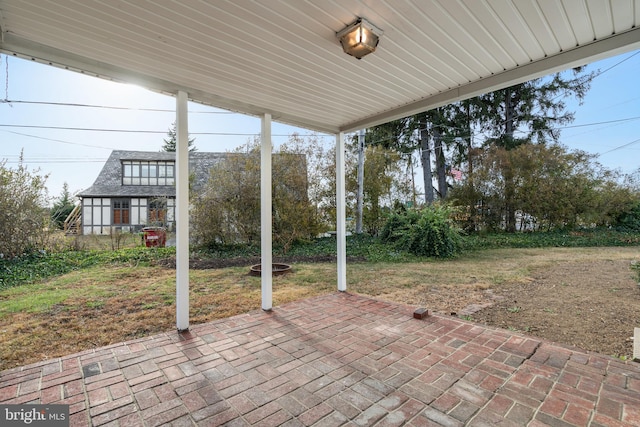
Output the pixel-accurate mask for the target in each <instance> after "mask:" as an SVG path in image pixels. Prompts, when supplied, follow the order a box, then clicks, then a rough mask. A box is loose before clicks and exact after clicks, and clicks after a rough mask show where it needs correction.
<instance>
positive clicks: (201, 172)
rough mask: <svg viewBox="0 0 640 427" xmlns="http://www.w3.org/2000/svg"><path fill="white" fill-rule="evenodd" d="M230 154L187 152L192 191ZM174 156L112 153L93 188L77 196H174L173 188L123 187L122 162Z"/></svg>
mask: <svg viewBox="0 0 640 427" xmlns="http://www.w3.org/2000/svg"><path fill="white" fill-rule="evenodd" d="M229 155H230V154H229V153H201V152H198V151H195V152H190V153H189V174H193V175H194V182H193V188H194V189H196V190H197V189H198V188H200V187H202V186H203V185H204V184H206V182H207V179H208V178H209V171H210V170H211V168H212V167H213V165H215V164H216V163H217V162H219V161H220V160H222V159H224V158H225V157H227V156H229ZM175 158H176V156H175V153H167V152H153V151H125V150H114V151H112V152H111V155H110V156H109V158H108V159H107V161H106V163H105V164H104V166H103V167H102V170H101V171H100V174H99V175H98V177H97V178H96V180H95V182H94V183H93V185H92V186H91V187H89V188H87V189H86V190H84V191H82V192H80V193H79V194H78V196H80V197H120V196H122V197H149V196H150V197H175V195H176V188H175V186H174V185H122V163H121V162H122V160H140V161H154V160H165V161H166V160H175Z"/></svg>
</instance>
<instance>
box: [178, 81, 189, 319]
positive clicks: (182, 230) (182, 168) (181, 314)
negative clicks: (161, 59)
mask: <svg viewBox="0 0 640 427" xmlns="http://www.w3.org/2000/svg"><path fill="white" fill-rule="evenodd" d="M187 101H188V98H187V93H186V92H183V91H179V92H178V95H177V96H176V208H175V209H176V325H177V327H178V331H185V330H187V329H189V131H188V123H187V116H188V107H187Z"/></svg>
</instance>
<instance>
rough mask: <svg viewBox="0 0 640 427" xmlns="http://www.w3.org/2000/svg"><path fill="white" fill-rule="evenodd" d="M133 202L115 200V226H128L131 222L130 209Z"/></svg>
mask: <svg viewBox="0 0 640 427" xmlns="http://www.w3.org/2000/svg"><path fill="white" fill-rule="evenodd" d="M130 206H131V202H130V201H129V199H114V200H113V225H128V224H129V223H130V220H129V208H130Z"/></svg>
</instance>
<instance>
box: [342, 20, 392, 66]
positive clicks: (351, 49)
mask: <svg viewBox="0 0 640 427" xmlns="http://www.w3.org/2000/svg"><path fill="white" fill-rule="evenodd" d="M380 36H382V30H381V29H379V28H377V27H376V26H375V25H373V24H371V23H370V22H369V21H367V20H366V19H363V18H358V19H357V20H356V21H355V22H353V23H351V24H349V25H347V26H346V27H345V28H344V29H343V30H340V31H339V32H337V33H336V37H338V39H339V40H340V44H341V45H342V49H343V50H344V52H345V53H347V54H349V55H351V56H355V57H356V58H358V59H361V58H362V57H363V56H365V55H368V54H370V53H371V52H373V51H375V50H376V47H377V46H378V42H379V41H380Z"/></svg>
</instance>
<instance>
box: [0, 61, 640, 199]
mask: <svg viewBox="0 0 640 427" xmlns="http://www.w3.org/2000/svg"><path fill="white" fill-rule="evenodd" d="M588 70H591V71H596V70H599V71H600V72H602V73H601V74H600V75H599V76H598V77H597V78H596V79H595V80H594V81H593V83H592V85H591V89H590V90H589V92H588V93H587V96H586V97H585V99H584V101H583V103H582V105H578V104H577V103H576V102H575V101H573V100H567V105H568V109H569V110H570V111H574V113H575V120H574V122H573V123H572V124H570V125H568V126H567V127H566V128H564V129H563V130H562V134H561V140H560V142H561V143H562V144H563V145H566V146H567V147H568V148H569V149H571V150H574V149H580V150H584V151H587V152H589V153H593V154H596V155H598V158H597V160H598V161H599V162H600V163H602V164H603V165H604V166H605V167H607V168H609V169H617V170H620V171H621V172H622V173H632V172H634V171H636V170H638V169H639V168H640V80H639V79H638V75H639V74H640V73H639V70H640V51H635V52H630V53H626V54H623V55H620V56H615V57H611V58H609V59H606V60H603V61H599V62H597V63H593V64H590V65H589V66H588ZM7 101H9V102H7ZM102 107H109V108H102ZM174 120H175V99H174V98H173V97H171V96H167V95H162V94H158V93H155V92H151V91H148V90H145V89H143V88H141V87H138V86H134V85H128V84H121V83H114V82H111V81H107V80H104V79H100V78H96V77H91V76H87V75H84V74H80V73H77V72H73V71H68V70H63V69H59V68H55V67H52V66H49V65H44V64H38V63H36V62H33V61H27V60H22V59H19V58H15V57H7V56H6V55H0V161H3V160H4V161H6V166H7V167H12V168H15V167H17V165H18V161H19V157H20V155H21V153H22V155H23V158H24V164H25V165H26V166H27V167H28V169H29V170H30V171H37V172H38V173H39V174H41V175H45V174H46V175H48V178H47V187H48V192H49V196H50V197H52V198H54V199H55V198H58V197H60V195H61V193H62V188H63V184H64V183H67V185H68V187H69V191H70V193H71V194H76V193H78V192H79V191H82V190H84V189H86V188H88V187H90V186H91V185H92V184H93V182H94V181H95V179H96V177H97V176H98V173H99V172H100V169H101V168H102V165H103V164H104V162H105V160H106V159H107V157H108V156H109V154H110V152H111V150H142V151H159V150H160V149H161V147H162V145H163V139H166V138H167V132H168V130H169V129H170V128H171V125H172V123H173V122H174ZM188 120H189V134H190V136H191V137H192V138H195V143H194V145H195V146H196V148H197V149H198V150H199V151H214V152H223V151H228V150H233V149H234V148H236V147H238V146H240V145H243V144H245V143H247V142H248V141H250V140H253V138H254V136H258V135H259V133H260V120H259V119H258V118H256V117H251V116H244V115H240V114H236V113H230V112H227V111H224V110H220V109H216V108H213V107H208V106H204V105H201V104H197V103H192V102H190V103H189V119H188ZM52 127H58V128H62V129H52ZM74 128H75V129H74ZM78 129H84V130H78ZM87 129H91V130H87ZM116 130H128V131H129V132H117V131H116ZM272 131H273V134H274V136H273V143H274V145H275V146H277V145H279V144H280V143H282V142H284V141H286V140H287V139H288V135H290V134H291V133H293V132H297V133H299V134H302V135H304V134H309V133H311V132H310V131H308V130H306V129H299V128H295V127H291V126H286V125H282V124H278V123H273V126H272ZM326 141H327V143H328V144H331V143H333V142H334V141H335V137H334V136H332V135H326Z"/></svg>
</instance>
